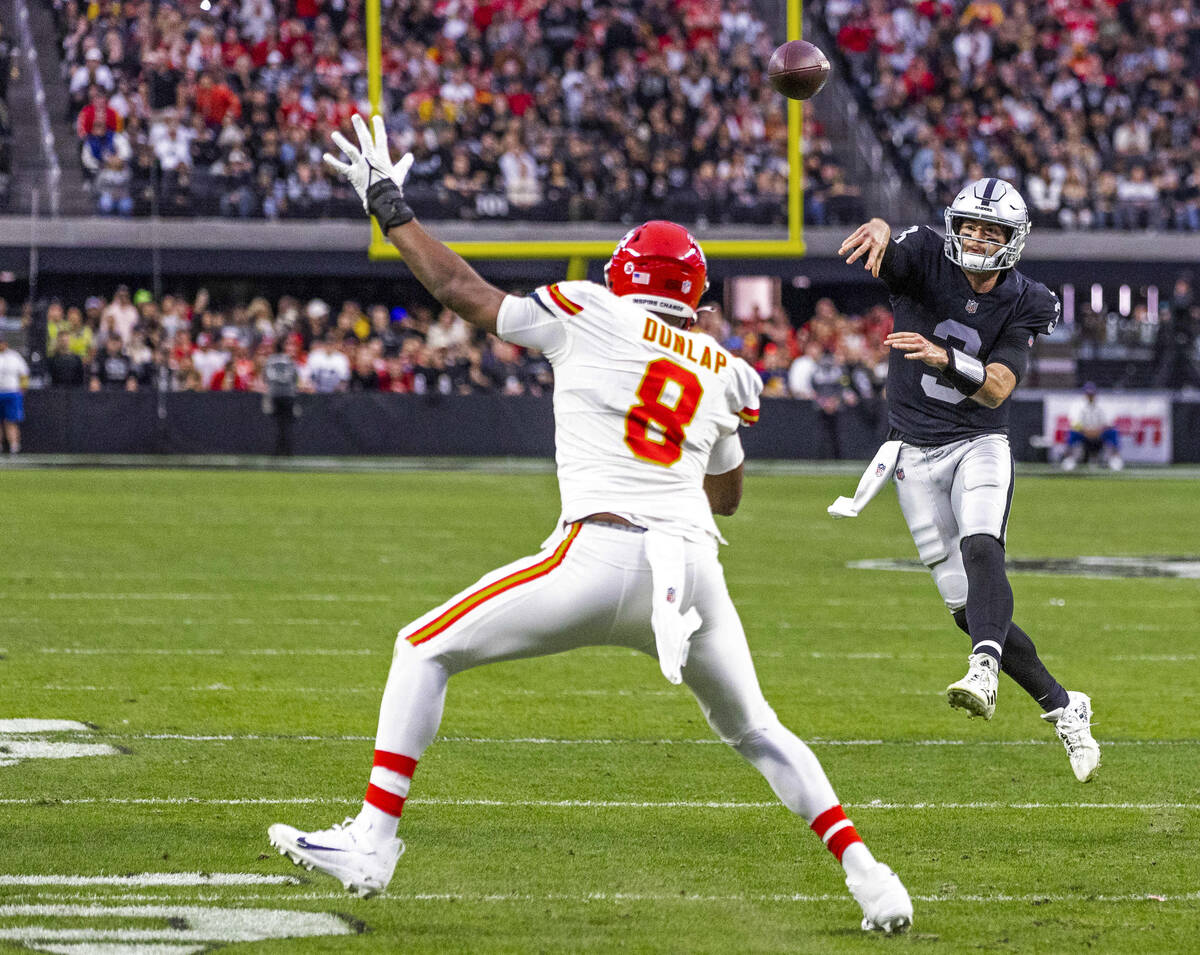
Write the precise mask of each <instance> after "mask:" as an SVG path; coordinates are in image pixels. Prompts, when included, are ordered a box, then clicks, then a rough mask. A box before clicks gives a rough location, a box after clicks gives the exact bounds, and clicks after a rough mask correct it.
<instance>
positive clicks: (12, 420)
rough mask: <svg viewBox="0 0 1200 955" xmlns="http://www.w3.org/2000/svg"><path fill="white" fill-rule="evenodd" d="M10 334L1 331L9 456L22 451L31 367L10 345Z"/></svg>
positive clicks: (0, 397) (0, 393)
mask: <svg viewBox="0 0 1200 955" xmlns="http://www.w3.org/2000/svg"><path fill="white" fill-rule="evenodd" d="M8 336H9V333H8V332H5V331H0V421H2V422H3V423H4V443H5V445H6V446H7V448H8V453H9V454H16V453H17V452H19V451H20V450H21V422H23V421H24V420H25V386H26V384H28V382H29V366H28V365H27V364H26V363H25V359H24V358H22V357H21V355H20V354H19V353H18V352H17V351H16V350H15V349H13V348H10V347H9V345H8Z"/></svg>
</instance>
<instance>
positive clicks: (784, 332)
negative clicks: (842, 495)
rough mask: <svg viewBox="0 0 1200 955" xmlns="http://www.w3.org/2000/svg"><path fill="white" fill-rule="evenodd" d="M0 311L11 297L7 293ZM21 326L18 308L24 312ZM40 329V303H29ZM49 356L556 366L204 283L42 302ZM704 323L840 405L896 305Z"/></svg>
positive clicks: (237, 381) (417, 380) (260, 363)
mask: <svg viewBox="0 0 1200 955" xmlns="http://www.w3.org/2000/svg"><path fill="white" fill-rule="evenodd" d="M0 313H3V314H5V315H7V304H6V303H3V301H2V300H0ZM13 319H14V326H13V327H14V328H17V327H20V325H21V320H20V319H21V316H14V317H13ZM23 319H24V324H25V325H26V326H29V325H30V324H32V309H31V308H30V307H29V306H26V307H25V308H24V309H23ZM45 325H46V342H47V347H46V355H47V358H46V362H45V369H44V372H43V374H42V375H41V376H40V380H41V383H42V384H44V385H46V386H49V387H76V388H90V389H92V390H101V389H126V390H139V389H144V388H150V389H166V390H171V391H185V390H186V391H222V390H232V391H263V390H264V389H265V387H266V382H265V381H264V378H263V367H264V363H265V361H266V359H267V357H268V356H269V355H270V354H271V353H272V350H273V348H274V346H275V344H276V343H277V342H283V344H284V347H285V349H286V351H287V353H288V354H289V355H290V356H291V357H292V358H293V359H294V360H295V362H296V364H297V366H298V369H299V372H300V390H301V391H303V392H308V393H318V394H320V393H333V392H339V391H385V392H394V393H415V394H471V393H479V392H491V393H499V394H506V395H535V396H536V395H548V394H549V393H550V391H551V389H552V387H553V379H552V376H551V373H550V367H549V364H548V363H547V362H546V360H545V359H544V358H543V357H542V356H541V355H540V354H538V353H537V352H536V351H531V350H526V349H521V348H518V347H516V346H514V345H511V344H509V343H506V342H502V341H500V340H499V339H498V338H496V337H494V336H484V335H482V334H481V333H478V332H476V331H474V330H473V329H471V328H470V326H468V325H467V324H466V323H465V322H463V320H462V319H461V318H459V317H458V316H456V315H454V314H453V313H452V312H450V311H448V310H442V311H441V312H440V313H435V312H434V311H433V310H431V309H430V308H428V307H426V306H423V305H416V306H413V307H411V308H405V307H403V306H388V305H384V304H379V303H376V304H368V305H366V306H363V305H361V304H360V303H359V302H356V301H353V300H347V301H344V302H341V303H340V304H337V305H335V306H332V307H331V306H330V305H329V304H328V303H326V302H325V301H323V300H322V299H319V298H313V299H309V300H307V301H304V300H301V299H299V298H296V297H293V296H283V297H281V298H280V299H279V300H278V301H277V302H275V303H274V304H272V303H271V302H270V301H268V300H267V299H266V298H263V297H259V298H255V299H253V300H251V301H249V302H245V303H240V304H235V305H232V306H224V305H221V306H218V305H217V304H216V303H214V302H213V301H211V299H210V296H209V293H208V292H207V291H206V290H204V289H201V290H200V291H199V292H198V293H197V294H196V295H195V297H193V298H188V297H186V296H183V295H176V294H168V295H164V296H162V297H161V298H155V296H154V295H153V294H151V293H150V292H149V291H148V290H146V289H137V290H135V291H132V292H131V291H130V289H129V288H128V287H127V286H124V285H121V286H118V287H117V288H116V290H115V291H114V292H113V294H112V297H111V298H102V297H100V296H95V295H93V296H90V297H88V298H87V299H86V300H84V301H83V302H82V303H79V304H75V303H69V302H68V303H64V302H62V301H59V300H57V299H55V300H51V301H50V302H49V304H48V306H47V307H46V309H45ZM699 326H700V328H701V329H702V330H703V331H705V332H707V333H708V334H710V335H712V336H713V337H714V338H716V339H717V340H718V341H720V342H721V343H722V344H723V345H724V346H725V347H726V348H728V349H729V350H730V351H732V352H733V353H734V354H737V355H740V356H741V357H743V358H745V359H746V360H747V361H749V362H750V363H751V364H752V365H753V366H754V367H755V368H756V369H757V370H758V372H759V374H760V375H761V376H762V379H763V384H764V394H765V395H767V396H769V397H789V396H792V397H797V398H808V399H814V400H817V401H818V402H819V403H821V404H822V407H823V408H824V407H826V406H828V407H829V408H830V410H836V408H838V407H841V406H843V405H847V404H850V405H853V404H858V403H860V402H871V401H873V400H874V399H876V398H877V397H879V395H880V393H881V391H882V382H883V379H884V376H885V374H886V362H887V351H886V348H885V347H884V346H883V338H884V336H886V335H887V333H888V332H889V331H890V329H891V313H890V312H889V311H888V310H887V308H886V307H885V306H882V305H877V306H875V307H873V308H871V309H869V310H867V311H866V312H865V313H864V314H862V315H846V314H843V313H842V312H841V311H840V310H839V308H838V306H837V305H836V304H835V303H834V302H833V300H832V299H829V298H823V299H820V300H819V301H818V302H817V303H816V305H815V308H814V309H813V312H812V314H811V316H805V317H804V318H803V319H802V320H801V321H800V322H799V324H796V323H794V322H793V320H792V319H791V318H790V317H789V316H788V315H787V313H786V312H785V311H784V310H783V309H776V310H774V311H773V312H772V313H771V314H766V315H764V314H761V313H760V312H759V311H758V310H757V309H754V310H753V311H751V312H750V313H749V314H746V315H739V316H735V317H733V319H732V320H730V319H727V318H726V317H725V316H724V314H723V313H722V311H721V309H719V308H717V307H707V308H705V309H704V310H702V311H701V314H700V319H699Z"/></svg>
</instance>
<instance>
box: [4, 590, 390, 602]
mask: <svg viewBox="0 0 1200 955" xmlns="http://www.w3.org/2000/svg"><path fill="white" fill-rule="evenodd" d="M31 599H32V600H147V601H151V600H171V601H177V600H179V601H181V600H191V601H197V602H200V601H205V600H252V601H259V600H270V601H275V602H286V603H294V602H304V603H395V602H396V601H397V600H398V599H399V598H398V597H395V596H384V595H382V594H362V593H354V594H314V593H302V594H261V593H242V594H235V593H207V594H189V593H168V592H159V593H148V592H138V593H112V592H110V591H100V592H94V593H87V592H81V593H28V592H24V591H18V592H17V593H7V592H0V600H31Z"/></svg>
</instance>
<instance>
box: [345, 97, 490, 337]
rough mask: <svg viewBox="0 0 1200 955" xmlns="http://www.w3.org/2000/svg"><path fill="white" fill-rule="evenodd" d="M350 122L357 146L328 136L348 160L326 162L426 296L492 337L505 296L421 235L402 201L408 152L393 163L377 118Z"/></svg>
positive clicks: (459, 259)
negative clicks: (350, 189) (350, 188)
mask: <svg viewBox="0 0 1200 955" xmlns="http://www.w3.org/2000/svg"><path fill="white" fill-rule="evenodd" d="M351 121H352V122H353V124H354V131H355V132H356V133H357V134H358V143H359V145H358V147H355V146H354V145H352V144H351V143H350V141H349V140H347V139H346V137H344V136H343V135H342V134H341V133H339V132H335V133H334V134H333V141H334V143H335V144H336V145H337V147H338V148H339V149H340V150H341V151H342V152H343V153H344V154H345V155H346V157H347V158H348V159H349V160H350V161H349V162H348V163H344V162H341V161H340V160H338V159H336V158H335V157H334V156H332V155H330V154H329V153H326V154H325V157H324V158H325V164H326V165H327V166H329V168H331V169H333V170H334V171H335V172H337V173H339V174H341V175H342V176H344V177H345V178H346V180H347V181H348V182H349V183H350V185H352V186H353V187H354V191H355V192H357V193H358V195H359V198H360V199H362V202H363V208H364V209H366V210H367V211H368V212H369V213H371V215H373V216H374V217H375V218H376V220H377V221H378V222H379V227H380V228H381V229H382V230H383V233H384V235H386V236H387V238H388V240H389V241H390V242H391V243H392V244H393V245H394V246H395V247H396V248H397V249H398V250H399V252H400V254H401V255H402V256H403V257H404V261H405V263H406V264H407V265H408V267H409V268H410V269H412V273H413V275H414V276H416V278H417V281H418V282H420V283H421V284H422V285H423V286H425V288H426V289H427V290H428V291H429V294H431V295H432V296H433V297H434V298H436V299H437V300H438V301H439V302H440V303H441V304H442V305H444V306H445V307H446V308H448V309H450V310H451V311H453V312H457V313H458V314H459V315H461V316H462V317H463V318H464V319H465V320H466V321H468V322H470V323H471V324H472V325H474V326H475V327H476V328H481V329H483V330H484V331H485V332H492V333H495V331H496V316H497V315H498V314H499V312H500V303H501V302H503V301H504V292H502V291H501V290H500V289H498V288H496V287H495V286H494V285H492V284H491V283H490V282H487V281H485V280H484V279H483V278H482V276H480V275H479V273H478V272H476V271H475V270H474V269H473V268H471V266H470V265H469V264H467V261H466V260H465V259H464V258H463V257H462V256H461V255H459V254H458V253H457V252H455V251H453V250H452V249H450V248H449V247H448V246H446V245H445V244H443V243H441V242H439V241H438V240H437V239H435V238H434V237H433V236H431V235H430V234H429V233H428V232H426V231H425V229H424V228H423V227H422V226H421V224H420V223H419V222H417V221H416V217H415V216H414V215H413V211H412V209H411V208H409V206H408V204H407V203H406V202H405V201H404V178H405V176H407V175H408V168H409V166H411V165H412V154H411V153H408V154H407V155H405V156H404V157H402V158H401V160H400V161H399V162H398V163H395V164H394V165H393V163H392V160H391V156H390V155H389V153H388V144H387V130H386V129H385V128H384V125H383V117H382V116H375V117H373V118H372V127H373V130H372V129H368V128H367V124H366V123H365V122H364V121H363V119H362V117H361V116H359V115H357V114H355V115H354V116H353V117H351Z"/></svg>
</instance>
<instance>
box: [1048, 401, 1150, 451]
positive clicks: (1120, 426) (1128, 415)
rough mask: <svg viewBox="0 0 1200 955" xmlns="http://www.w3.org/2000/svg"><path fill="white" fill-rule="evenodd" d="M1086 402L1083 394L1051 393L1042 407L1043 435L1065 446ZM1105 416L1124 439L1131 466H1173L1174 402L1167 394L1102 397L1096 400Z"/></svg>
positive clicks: (1109, 424) (1108, 422)
mask: <svg viewBox="0 0 1200 955" xmlns="http://www.w3.org/2000/svg"><path fill="white" fill-rule="evenodd" d="M1083 401H1084V397H1083V394H1082V393H1081V392H1079V391H1061V392H1049V393H1047V395H1046V397H1045V400H1044V402H1043V406H1042V409H1043V410H1042V421H1043V429H1042V434H1044V435H1045V436H1046V437H1047V438H1049V439H1050V440H1051V441H1053V442H1054V443H1055V444H1057V445H1064V444H1066V441H1067V435H1068V434H1070V432H1071V424H1072V422H1073V421H1074V420H1077V419H1078V417H1079V412H1080V408H1081V407H1082V402H1083ZM1096 405H1097V406H1099V408H1100V410H1101V413H1102V417H1103V419H1104V421H1105V423H1106V424H1107V425H1108V426H1109V427H1113V428H1116V429H1117V433H1118V434H1120V436H1121V457H1123V458H1124V459H1125V461H1126V462H1127V463H1136V464H1170V463H1171V453H1172V452H1171V449H1172V441H1171V402H1170V399H1169V398H1168V397H1167V396H1165V395H1139V394H1134V393H1130V394H1121V393H1113V394H1101V395H1099V396H1097V398H1096Z"/></svg>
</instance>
